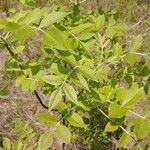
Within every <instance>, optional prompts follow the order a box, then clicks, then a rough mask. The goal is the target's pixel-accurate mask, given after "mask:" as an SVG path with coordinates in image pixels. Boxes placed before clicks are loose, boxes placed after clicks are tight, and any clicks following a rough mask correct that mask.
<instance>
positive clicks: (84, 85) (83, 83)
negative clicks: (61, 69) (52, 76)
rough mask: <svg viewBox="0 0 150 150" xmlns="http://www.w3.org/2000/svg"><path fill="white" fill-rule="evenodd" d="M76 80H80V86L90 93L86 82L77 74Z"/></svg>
mask: <svg viewBox="0 0 150 150" xmlns="http://www.w3.org/2000/svg"><path fill="white" fill-rule="evenodd" d="M78 79H79V80H80V83H81V85H82V86H83V87H84V88H85V89H86V90H88V91H90V89H89V86H88V84H87V81H86V80H85V79H84V77H83V76H81V75H80V74H78Z"/></svg>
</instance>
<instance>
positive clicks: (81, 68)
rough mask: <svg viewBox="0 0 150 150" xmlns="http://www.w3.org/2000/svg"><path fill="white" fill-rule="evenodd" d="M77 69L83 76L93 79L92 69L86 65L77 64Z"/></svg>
mask: <svg viewBox="0 0 150 150" xmlns="http://www.w3.org/2000/svg"><path fill="white" fill-rule="evenodd" d="M78 70H79V72H80V73H81V74H82V75H83V76H84V77H85V78H88V79H91V80H95V74H94V71H93V70H91V69H90V68H88V67H87V66H79V67H78Z"/></svg>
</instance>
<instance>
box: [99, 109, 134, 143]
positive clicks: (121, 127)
mask: <svg viewBox="0 0 150 150" xmlns="http://www.w3.org/2000/svg"><path fill="white" fill-rule="evenodd" d="M100 112H101V113H102V114H103V115H104V116H105V117H106V118H107V119H109V120H110V121H112V122H114V121H113V120H112V119H111V118H110V117H109V116H108V115H107V114H106V113H105V112H104V111H102V110H101V109H100ZM119 128H120V129H122V130H123V131H124V132H125V133H126V134H128V135H129V136H130V137H131V139H132V140H133V141H134V143H137V141H136V139H135V138H134V137H133V136H132V135H131V134H130V133H129V132H128V131H127V130H126V129H125V128H124V127H123V126H121V125H119Z"/></svg>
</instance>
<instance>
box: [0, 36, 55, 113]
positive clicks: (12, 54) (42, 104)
mask: <svg viewBox="0 0 150 150" xmlns="http://www.w3.org/2000/svg"><path fill="white" fill-rule="evenodd" d="M1 40H2V42H3V43H4V45H5V47H6V49H7V50H8V52H9V53H10V55H11V56H12V57H13V58H14V59H16V57H15V53H14V52H13V51H12V50H11V48H10V47H9V45H8V43H7V42H6V40H5V39H4V38H3V37H1ZM19 67H20V69H23V66H22V65H19ZM34 94H35V96H36V98H37V100H38V102H39V103H40V105H41V106H42V107H43V108H45V109H47V110H48V106H46V105H45V104H44V103H43V101H42V99H41V97H40V96H39V94H38V92H37V90H34ZM52 111H56V110H55V109H54V110H52Z"/></svg>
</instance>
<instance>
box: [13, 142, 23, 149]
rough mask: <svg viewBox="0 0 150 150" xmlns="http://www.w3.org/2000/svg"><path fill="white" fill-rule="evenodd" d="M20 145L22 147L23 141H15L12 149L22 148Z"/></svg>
mask: <svg viewBox="0 0 150 150" xmlns="http://www.w3.org/2000/svg"><path fill="white" fill-rule="evenodd" d="M22 147H23V143H22V141H21V140H18V141H16V142H15V144H14V150H22Z"/></svg>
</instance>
